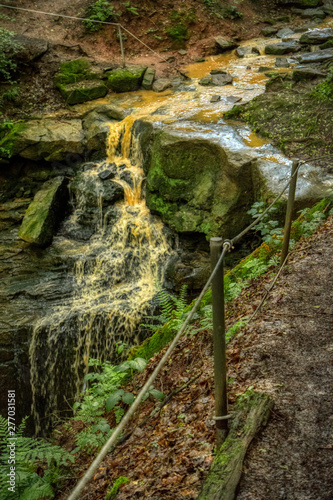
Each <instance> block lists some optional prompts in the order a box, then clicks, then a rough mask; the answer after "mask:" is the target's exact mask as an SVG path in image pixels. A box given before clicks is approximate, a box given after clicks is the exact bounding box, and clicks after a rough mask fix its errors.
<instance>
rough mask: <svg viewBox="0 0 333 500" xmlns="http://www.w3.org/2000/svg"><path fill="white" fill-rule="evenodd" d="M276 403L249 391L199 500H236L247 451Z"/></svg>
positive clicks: (238, 406)
mask: <svg viewBox="0 0 333 500" xmlns="http://www.w3.org/2000/svg"><path fill="white" fill-rule="evenodd" d="M272 407H273V400H272V399H271V398H270V396H268V395H267V394H264V393H259V392H255V391H253V390H248V391H247V392H245V393H244V394H243V395H242V396H241V397H240V398H239V400H238V401H237V403H236V404H235V406H234V409H233V411H232V419H231V420H230V421H229V422H230V426H229V427H230V430H229V433H228V435H227V437H226V440H225V441H224V443H223V444H222V446H221V448H220V450H219V451H218V453H217V456H216V458H215V460H214V462H213V464H212V467H211V469H210V471H209V473H208V476H207V478H206V480H205V482H204V485H203V487H202V490H201V492H200V494H199V496H198V498H197V500H233V499H234V498H235V492H236V488H237V485H238V482H239V480H240V477H241V474H242V467H243V461H244V458H245V454H246V451H247V449H248V447H249V445H250V443H251V441H252V439H253V438H254V436H255V435H256V434H257V432H258V431H259V430H260V428H261V427H262V426H264V425H266V423H267V421H268V418H269V415H270V411H271V409H272Z"/></svg>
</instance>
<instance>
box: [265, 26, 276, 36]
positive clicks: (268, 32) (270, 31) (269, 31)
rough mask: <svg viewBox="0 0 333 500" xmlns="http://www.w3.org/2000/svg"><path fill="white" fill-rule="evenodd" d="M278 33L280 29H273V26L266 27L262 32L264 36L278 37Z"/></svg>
mask: <svg viewBox="0 0 333 500" xmlns="http://www.w3.org/2000/svg"><path fill="white" fill-rule="evenodd" d="M277 32H278V29H277V28H273V26H265V27H264V28H263V29H262V30H261V34H262V35H263V36H273V35H276V33H277Z"/></svg>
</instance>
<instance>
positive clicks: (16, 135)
mask: <svg viewBox="0 0 333 500" xmlns="http://www.w3.org/2000/svg"><path fill="white" fill-rule="evenodd" d="M27 128H28V125H27V124H26V123H24V122H18V123H15V124H13V125H12V126H11V127H10V128H8V130H4V132H3V134H1V135H2V138H0V158H4V159H9V158H11V157H12V156H15V155H16V154H18V153H19V152H20V134H21V133H22V132H23V131H24V130H26V129H27ZM6 132H7V133H6ZM1 135H0V137H1Z"/></svg>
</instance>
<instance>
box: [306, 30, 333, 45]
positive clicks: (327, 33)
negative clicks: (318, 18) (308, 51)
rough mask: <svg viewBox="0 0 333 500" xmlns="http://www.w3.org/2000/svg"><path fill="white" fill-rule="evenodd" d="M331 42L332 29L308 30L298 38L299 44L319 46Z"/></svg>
mask: <svg viewBox="0 0 333 500" xmlns="http://www.w3.org/2000/svg"><path fill="white" fill-rule="evenodd" d="M329 40H333V29H332V28H324V29H321V30H316V29H315V30H309V31H306V32H305V33H303V35H302V36H301V38H300V40H299V41H300V42H301V43H307V44H308V43H310V44H312V45H316V44H321V43H325V42H328V41H329Z"/></svg>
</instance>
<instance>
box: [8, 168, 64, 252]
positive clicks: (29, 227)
mask: <svg viewBox="0 0 333 500" xmlns="http://www.w3.org/2000/svg"><path fill="white" fill-rule="evenodd" d="M66 185H67V182H66V179H65V178H64V177H55V178H54V179H51V180H49V181H47V182H45V184H44V185H43V187H42V189H40V190H39V191H38V192H37V193H36V195H35V197H34V199H33V201H32V202H31V203H30V205H29V207H28V209H27V211H26V213H25V216H24V219H23V222H22V225H21V227H20V229H19V233H18V234H19V237H20V238H21V239H22V240H24V241H27V242H28V243H34V244H35V245H39V246H46V245H48V244H49V243H51V241H52V238H53V234H54V231H55V229H56V227H57V225H58V223H59V221H60V220H61V218H62V217H63V215H64V213H65V207H66V202H67V199H68V191H67V187H66Z"/></svg>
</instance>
